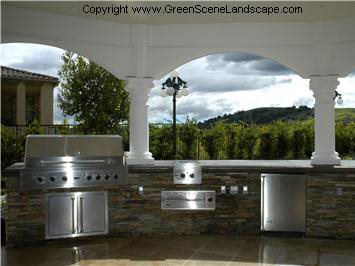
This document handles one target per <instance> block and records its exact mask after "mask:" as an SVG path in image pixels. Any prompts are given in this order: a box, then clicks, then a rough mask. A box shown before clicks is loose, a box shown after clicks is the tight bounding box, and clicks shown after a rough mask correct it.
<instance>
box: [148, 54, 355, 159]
mask: <svg viewBox="0 0 355 266" xmlns="http://www.w3.org/2000/svg"><path fill="white" fill-rule="evenodd" d="M177 71H178V72H179V74H180V76H181V77H182V78H183V79H184V80H185V81H187V83H188V87H189V88H190V94H189V95H188V96H187V97H182V98H180V99H178V100H177V121H178V123H179V122H180V123H181V124H184V123H185V122H186V118H187V117H189V119H196V120H197V125H198V127H200V128H201V127H202V126H207V125H208V124H213V123H216V122H221V123H223V124H228V126H229V125H231V124H239V125H240V124H241V123H247V124H249V125H250V124H252V125H255V126H256V128H254V130H255V132H256V135H255V136H251V137H252V138H253V139H254V141H253V142H251V145H252V146H253V147H250V148H249V150H248V152H247V155H245V151H231V152H229V151H228V148H229V147H227V146H228V145H229V144H228V143H229V141H227V140H221V143H222V144H220V145H221V149H223V152H217V153H215V154H214V155H212V156H211V154H209V155H203V156H202V157H200V156H201V149H204V148H206V147H202V148H201V147H200V146H199V145H200V144H196V145H197V146H199V147H198V149H199V150H198V151H197V153H199V154H198V155H196V156H197V157H199V159H309V158H310V157H311V154H312V152H313V150H314V109H313V107H314V97H313V92H312V91H311V90H310V89H309V80H307V79H303V78H302V77H300V76H299V75H298V74H297V73H295V72H294V71H292V70H291V69H289V68H287V67H285V66H284V65H282V64H280V63H278V62H276V61H274V60H271V59H268V58H265V57H261V56H259V55H254V54H250V53H220V54H212V55H208V56H204V57H201V58H198V59H195V60H192V61H190V62H189V63H186V64H184V65H182V66H180V67H179V68H177ZM166 78H167V75H166V76H164V77H163V78H162V79H160V80H159V81H157V82H156V86H155V87H154V89H153V90H152V93H151V97H150V100H149V105H150V122H151V123H171V120H172V103H171V98H169V97H168V98H162V97H160V95H159V92H160V90H161V84H162V83H163V82H164V81H165V79H166ZM346 86H347V87H349V84H348V85H346ZM336 107H340V106H338V105H336ZM277 121H281V122H282V123H283V124H281V123H280V124H279V125H277V126H275V127H274V124H275V123H276V122H277ZM289 122H290V123H291V122H292V127H291V125H289V124H287V123H289ZM218 130H219V131H220V132H221V135H223V134H224V133H223V132H222V130H223V128H219V129H218ZM218 130H217V131H218ZM225 130H226V131H228V130H230V129H225ZM233 130H234V129H233ZM276 130H281V131H282V130H284V131H286V130H288V132H286V133H285V132H280V134H283V133H285V134H286V135H284V136H280V135H278V136H275V134H274V133H275V132H276ZM217 131H216V132H215V133H216V134H215V136H214V138H218V132H217ZM277 134H278V133H277ZM162 135H164V134H162ZM165 135H167V134H165ZM299 135H300V136H301V137H300V136H299ZM224 137H225V138H226V139H230V138H231V136H230V135H228V134H227V133H226V134H225V136H224ZM234 137H235V136H234ZM151 138H153V139H154V136H151ZM270 138H272V139H276V140H275V142H273V143H271V141H270V142H269V143H267V142H268V140H269V139H270ZM280 138H284V139H283V140H282V139H280ZM159 139H160V141H159V142H154V140H153V142H151V148H152V150H153V151H154V149H155V148H154V145H161V143H162V142H161V137H160V138H159ZM286 139H288V140H287V141H288V143H286V146H288V148H286V149H284V150H283V151H282V152H280V151H279V149H280V147H281V148H282V146H283V145H282V143H281V142H282V141H286ZM168 141H169V140H167V142H168ZM170 141H171V140H170ZM199 141H201V142H203V141H204V140H203V139H201V140H199ZM243 141H244V140H243ZM243 141H242V142H243ZM205 142H207V141H206V140H205ZM217 142H218V141H217ZM244 142H245V141H244ZM263 142H264V143H263ZM249 144H250V142H249ZM249 144H245V145H249ZM181 145H182V146H183V145H184V144H181ZM202 145H203V144H202ZM216 145H217V144H216ZM218 145H219V144H218ZM235 145H242V144H240V143H239V144H238V143H236V144H235ZM185 146H186V145H185ZM258 146H259V148H258ZM237 149H238V148H237ZM239 149H240V148H239ZM287 149H288V150H287ZM267 150H273V151H272V152H268V151H267ZM228 152H229V153H230V154H229V155H228V154H227V153H228ZM153 153H154V152H153ZM243 154H244V155H243ZM180 159H191V158H184V157H182V155H181V156H180ZM193 159H195V158H193Z"/></svg>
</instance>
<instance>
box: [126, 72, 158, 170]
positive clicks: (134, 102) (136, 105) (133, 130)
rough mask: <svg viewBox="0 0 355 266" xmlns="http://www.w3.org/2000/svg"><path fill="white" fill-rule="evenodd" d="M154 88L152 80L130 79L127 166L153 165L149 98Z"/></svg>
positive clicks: (128, 88)
mask: <svg viewBox="0 0 355 266" xmlns="http://www.w3.org/2000/svg"><path fill="white" fill-rule="evenodd" d="M153 87H154V84H153V79H152V78H128V85H127V90H128V92H129V98H130V100H131V103H130V110H129V117H130V121H129V122H130V124H129V131H130V133H129V152H128V153H126V163H127V164H130V165H132V164H152V163H153V162H154V158H153V157H152V154H151V153H150V152H149V121H148V104H147V101H148V97H149V92H150V90H151V89H152V88H153Z"/></svg>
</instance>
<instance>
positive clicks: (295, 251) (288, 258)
mask: <svg viewBox="0 0 355 266" xmlns="http://www.w3.org/2000/svg"><path fill="white" fill-rule="evenodd" d="M317 262H318V252H317V251H316V250H314V249H307V248H305V247H304V248H289V247H287V248H280V250H279V252H278V253H277V254H276V258H275V263H277V264H295V265H317Z"/></svg>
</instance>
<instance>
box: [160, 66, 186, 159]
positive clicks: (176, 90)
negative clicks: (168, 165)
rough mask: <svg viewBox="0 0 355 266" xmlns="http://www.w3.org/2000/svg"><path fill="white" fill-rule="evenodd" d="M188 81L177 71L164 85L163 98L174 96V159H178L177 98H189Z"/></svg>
mask: <svg viewBox="0 0 355 266" xmlns="http://www.w3.org/2000/svg"><path fill="white" fill-rule="evenodd" d="M186 84H187V83H186V81H184V80H182V79H181V78H180V77H179V76H178V73H177V72H176V71H173V72H171V73H170V77H169V78H168V79H167V80H166V81H165V82H164V83H163V84H162V88H161V91H160V96H161V97H166V96H173V159H174V160H175V159H176V98H181V97H182V96H187V95H188V94H189V91H188V89H187V86H186Z"/></svg>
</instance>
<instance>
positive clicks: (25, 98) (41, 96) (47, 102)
mask: <svg viewBox="0 0 355 266" xmlns="http://www.w3.org/2000/svg"><path fill="white" fill-rule="evenodd" d="M58 83H59V80H58V78H56V77H52V76H48V75H43V74H38V73H33V72H29V71H24V70H19V69H14V68H10V67H5V66H1V124H2V125H4V126H15V125H17V126H21V125H28V124H30V123H31V122H33V120H34V119H37V120H38V121H39V122H40V124H41V125H52V124H53V89H54V88H55V87H56V86H57V85H58Z"/></svg>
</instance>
